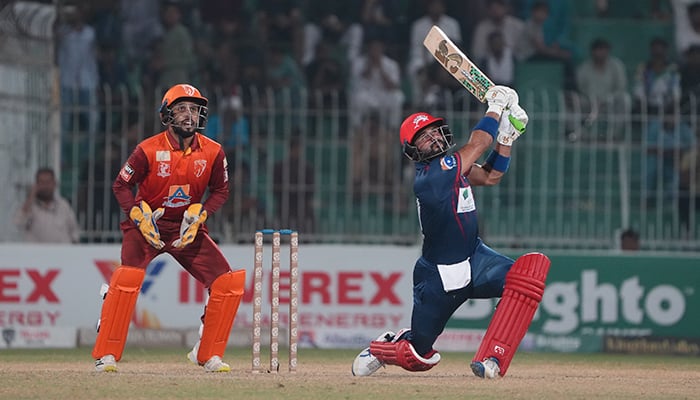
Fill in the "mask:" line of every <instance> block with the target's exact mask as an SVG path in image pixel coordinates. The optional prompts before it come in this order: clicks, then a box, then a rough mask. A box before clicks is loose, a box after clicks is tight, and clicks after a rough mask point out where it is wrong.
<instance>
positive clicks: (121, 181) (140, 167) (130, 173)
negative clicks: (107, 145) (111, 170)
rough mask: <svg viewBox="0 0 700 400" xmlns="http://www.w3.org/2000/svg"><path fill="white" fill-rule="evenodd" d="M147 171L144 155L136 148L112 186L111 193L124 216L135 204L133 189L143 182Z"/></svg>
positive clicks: (141, 150)
mask: <svg viewBox="0 0 700 400" xmlns="http://www.w3.org/2000/svg"><path fill="white" fill-rule="evenodd" d="M148 169H149V166H148V158H147V157H146V153H144V151H143V149H141V147H140V146H137V147H136V149H135V150H134V152H133V153H131V155H130V156H129V159H128V160H126V162H125V163H124V165H123V166H122V169H121V170H120V171H119V174H118V175H117V177H116V179H115V180H114V183H113V184H112V192H114V197H115V198H116V199H117V202H118V203H119V206H120V207H121V208H122V210H123V211H124V214H126V215H129V212H130V211H131V208H132V207H133V206H134V205H135V204H136V199H135V198H134V187H135V186H136V185H137V184H138V183H140V182H142V181H143V179H144V178H145V177H146V175H147V174H148Z"/></svg>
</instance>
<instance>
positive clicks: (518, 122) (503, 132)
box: [496, 103, 530, 146]
mask: <svg viewBox="0 0 700 400" xmlns="http://www.w3.org/2000/svg"><path fill="white" fill-rule="evenodd" d="M529 120H530V117H528V115H527V113H526V112H525V110H523V108H522V107H520V105H519V104H517V103H516V104H513V105H511V106H510V109H509V110H508V111H507V115H503V116H502V117H501V122H500V123H499V125H498V137H496V141H497V142H498V143H500V144H502V145H504V146H511V145H512V144H513V142H515V141H516V140H517V139H518V138H519V137H520V135H522V134H523V133H525V129H526V128H527V123H528V121H529Z"/></svg>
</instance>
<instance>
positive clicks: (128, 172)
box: [119, 163, 134, 182]
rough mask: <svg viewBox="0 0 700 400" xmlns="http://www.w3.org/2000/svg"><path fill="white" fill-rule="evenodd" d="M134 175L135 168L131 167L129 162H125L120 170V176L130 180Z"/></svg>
mask: <svg viewBox="0 0 700 400" xmlns="http://www.w3.org/2000/svg"><path fill="white" fill-rule="evenodd" d="M133 175H134V169H133V168H131V165H129V163H126V164H124V166H123V167H122V170H121V171H119V176H121V177H122V179H124V180H125V181H127V182H129V181H130V180H131V177H132V176H133Z"/></svg>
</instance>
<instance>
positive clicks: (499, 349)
mask: <svg viewBox="0 0 700 400" xmlns="http://www.w3.org/2000/svg"><path fill="white" fill-rule="evenodd" d="M493 352H494V353H496V354H498V355H501V356H503V355H505V354H506V349H504V348H503V347H501V346H498V345H496V346H493Z"/></svg>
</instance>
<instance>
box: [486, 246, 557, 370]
mask: <svg viewBox="0 0 700 400" xmlns="http://www.w3.org/2000/svg"><path fill="white" fill-rule="evenodd" d="M549 266H550V261H549V258H547V256H545V255H544V254H541V253H528V254H525V255H523V256H521V257H519V258H518V259H517V260H515V263H514V264H513V266H512V267H511V269H510V271H508V274H507V275H506V283H505V286H504V288H503V296H502V297H501V301H500V302H499V303H498V307H497V308H496V312H495V313H494V314H493V317H492V318H491V322H490V323H489V327H488V329H487V330H486V335H485V336H484V339H483V340H482V341H481V345H480V346H479V350H477V352H476V354H475V355H474V359H473V361H474V362H477V361H483V360H484V359H485V358H489V357H495V358H496V359H498V362H499V366H500V368H501V371H500V373H499V375H501V376H505V374H506V371H508V366H509V365H510V362H511V360H512V359H513V356H514V355H515V352H516V350H517V349H518V346H519V345H520V341H522V340H523V337H524V336H525V333H526V332H527V329H528V328H529V327H530V322H532V318H533V316H534V315H535V311H536V310H537V306H538V305H539V303H540V301H541V300H542V295H543V293H544V286H545V280H546V279H547V273H548V272H549Z"/></svg>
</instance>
